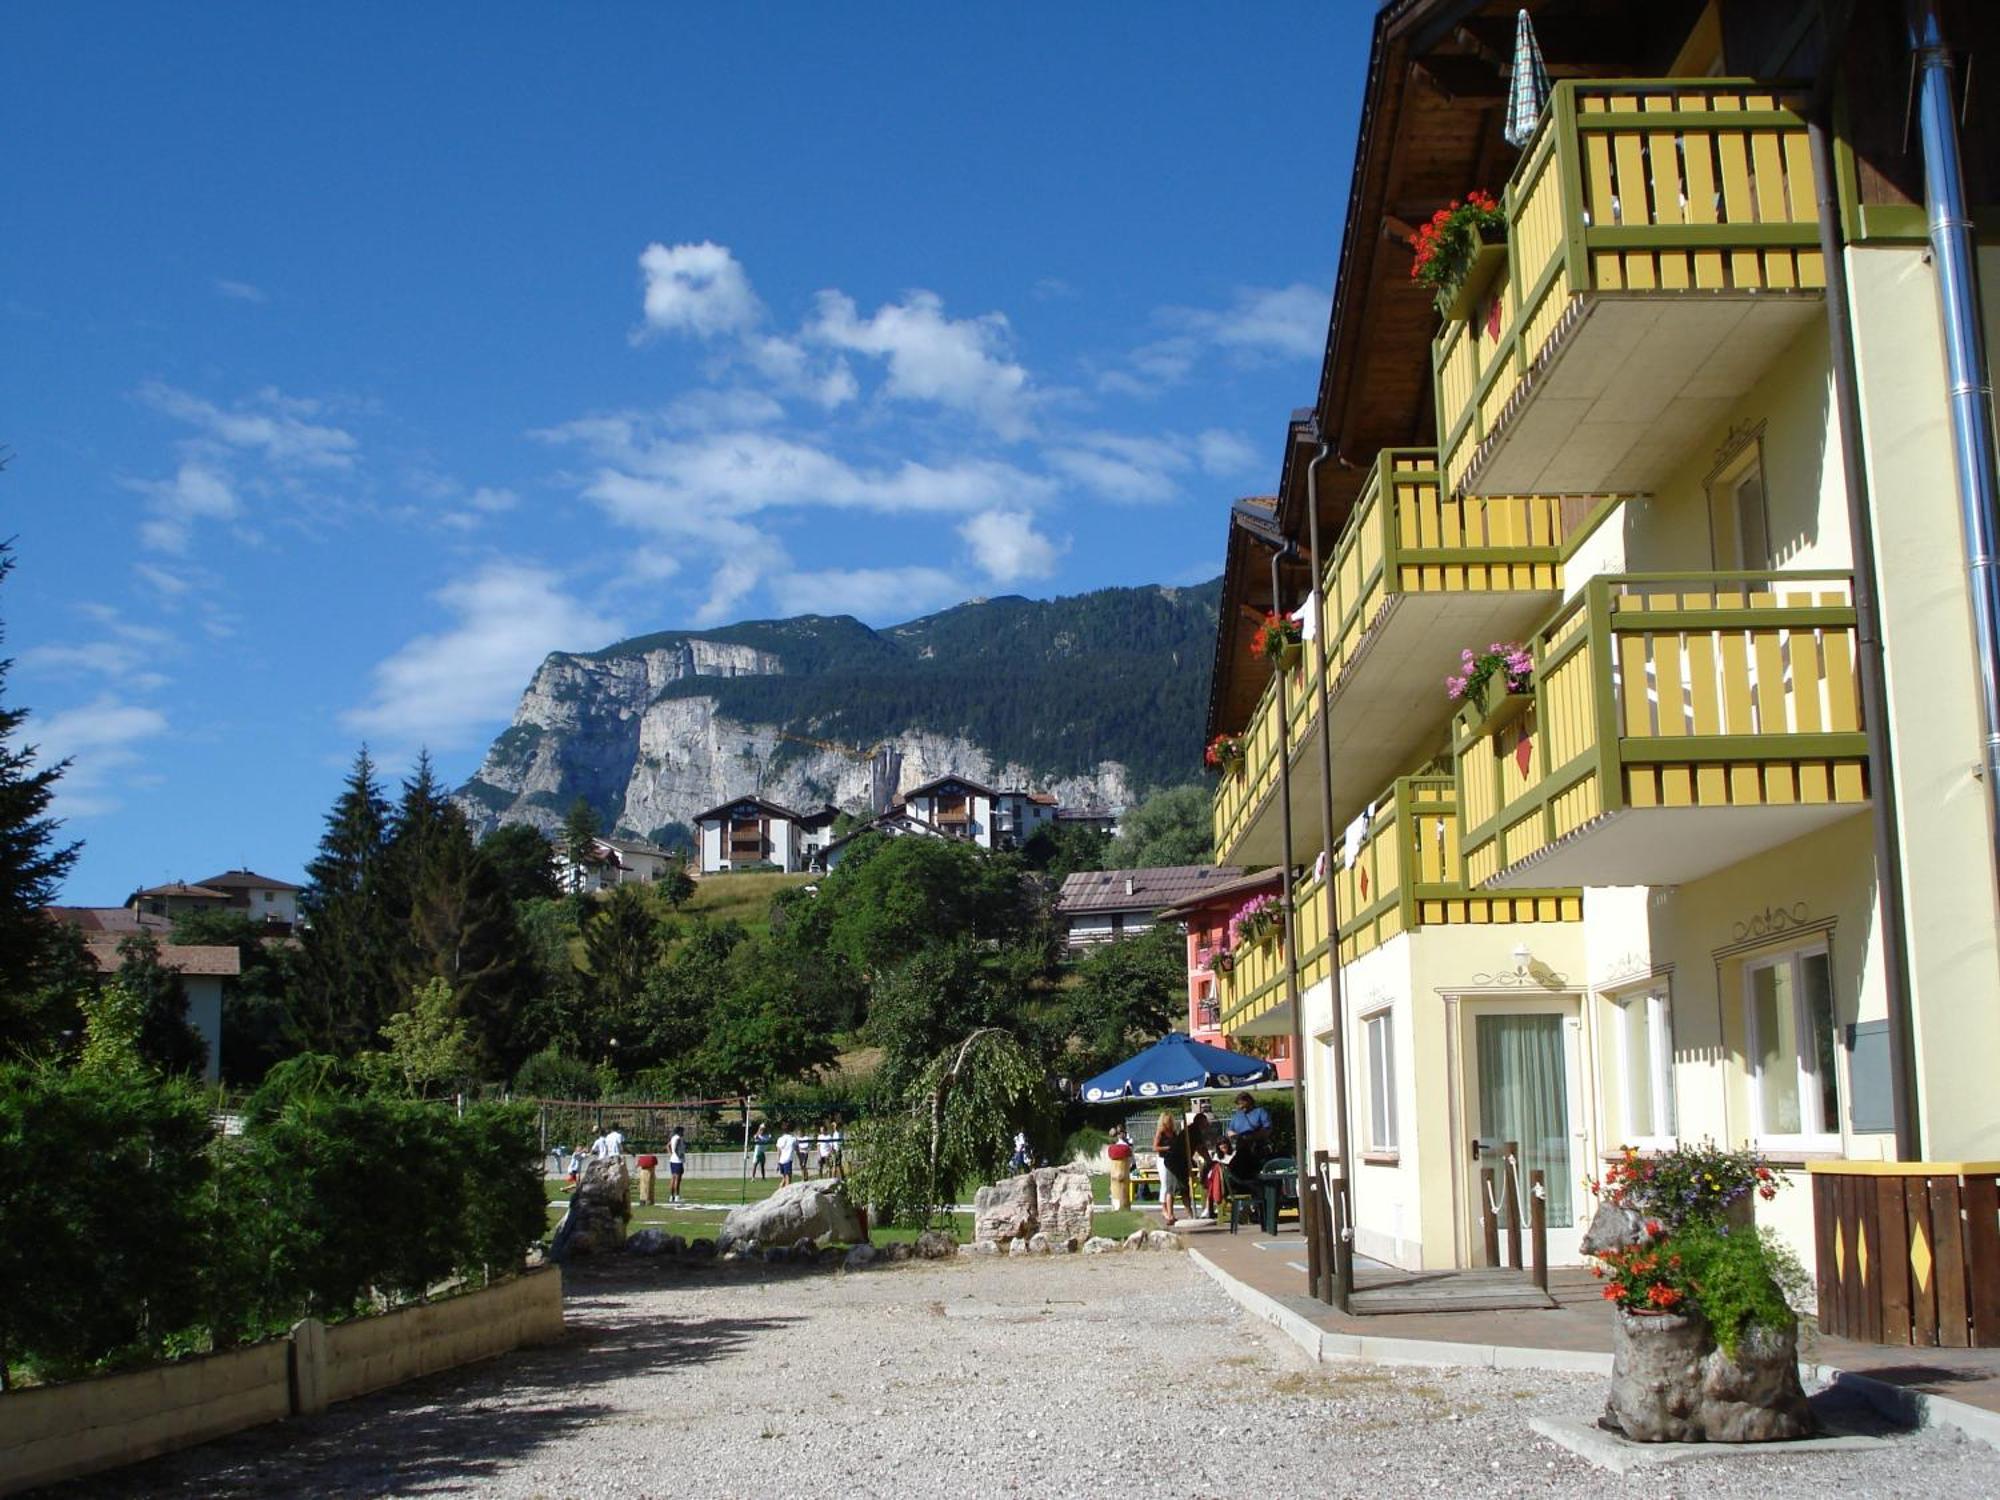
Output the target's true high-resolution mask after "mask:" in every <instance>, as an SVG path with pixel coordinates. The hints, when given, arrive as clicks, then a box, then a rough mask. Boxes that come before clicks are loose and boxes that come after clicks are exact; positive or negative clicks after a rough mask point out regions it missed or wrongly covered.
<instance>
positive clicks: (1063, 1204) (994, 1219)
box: [972, 1166, 1092, 1246]
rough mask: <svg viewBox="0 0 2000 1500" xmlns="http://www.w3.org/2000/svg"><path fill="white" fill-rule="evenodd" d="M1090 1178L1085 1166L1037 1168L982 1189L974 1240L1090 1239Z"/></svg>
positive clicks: (1076, 1241)
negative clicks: (1044, 1236) (1040, 1237)
mask: <svg viewBox="0 0 2000 1500" xmlns="http://www.w3.org/2000/svg"><path fill="white" fill-rule="evenodd" d="M1091 1212H1092V1199H1091V1190H1090V1174H1089V1173H1088V1172H1086V1171H1084V1170H1083V1169H1082V1168H1081V1167H1074V1166H1070V1167H1037V1168H1036V1169H1035V1170H1034V1171H1032V1172H1023V1173H1021V1174H1020V1176H1018V1177H1006V1178H1002V1179H1001V1180H1000V1181H999V1182H996V1183H994V1184H993V1185H992V1186H991V1187H983V1188H981V1189H980V1190H979V1191H978V1192H977V1193H976V1194H974V1195H973V1199H972V1235H973V1238H974V1239H980V1240H994V1241H997V1242H999V1243H1001V1244H1005V1243H1006V1242H1007V1241H1009V1240H1026V1239H1033V1238H1034V1237H1035V1236H1036V1235H1037V1234H1045V1235H1047V1236H1048V1237H1049V1239H1050V1240H1051V1241H1052V1242H1053V1243H1055V1244H1058V1245H1065V1246H1067V1245H1080V1244H1082V1243H1083V1242H1084V1241H1085V1240H1087V1239H1089V1238H1090V1233H1091Z"/></svg>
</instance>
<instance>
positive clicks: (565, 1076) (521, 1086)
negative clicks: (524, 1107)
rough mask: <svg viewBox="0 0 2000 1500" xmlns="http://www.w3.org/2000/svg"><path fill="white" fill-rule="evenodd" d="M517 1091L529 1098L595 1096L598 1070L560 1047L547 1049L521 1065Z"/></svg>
mask: <svg viewBox="0 0 2000 1500" xmlns="http://www.w3.org/2000/svg"><path fill="white" fill-rule="evenodd" d="M514 1092H515V1093H517V1094H525V1095H527V1096H528V1097H529V1098H530V1099H595V1098H596V1097H597V1070H596V1069H595V1068H593V1067H591V1066H590V1064H589V1063H586V1062H581V1061H579V1060H578V1059H576V1058H574V1057H566V1056H564V1055H563V1052H562V1050H561V1049H560V1048H558V1047H548V1048H544V1049H543V1050H542V1051H540V1052H537V1053H536V1054H535V1055H534V1056H533V1057H531V1058H529V1059H528V1060H527V1061H526V1062H524V1063H522V1064H521V1071H520V1072H518V1073H516V1074H515V1075H514Z"/></svg>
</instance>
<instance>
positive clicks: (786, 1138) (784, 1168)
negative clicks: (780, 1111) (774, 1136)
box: [778, 1126, 799, 1187]
mask: <svg viewBox="0 0 2000 1500" xmlns="http://www.w3.org/2000/svg"><path fill="white" fill-rule="evenodd" d="M798 1161H799V1138H798V1137H797V1136H795V1135H793V1134H792V1132H791V1128H790V1127H789V1126H786V1127H784V1128H781V1129H780V1130H779V1131H778V1181H779V1182H781V1183H783V1184H784V1185H785V1186H786V1187H790V1186H791V1185H792V1168H793V1167H795V1166H797V1165H798Z"/></svg>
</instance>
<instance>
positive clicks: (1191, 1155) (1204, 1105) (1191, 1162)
mask: <svg viewBox="0 0 2000 1500" xmlns="http://www.w3.org/2000/svg"><path fill="white" fill-rule="evenodd" d="M1218 1134H1219V1132H1218V1131H1217V1130H1216V1128H1215V1116H1213V1115H1211V1114H1210V1113H1209V1112H1208V1101H1207V1100H1206V1099H1202V1100H1198V1101H1196V1103H1195V1107H1194V1113H1193V1114H1191V1115H1189V1116H1188V1123H1187V1143H1188V1169H1189V1171H1190V1173H1191V1180H1192V1181H1193V1182H1199V1183H1200V1184H1201V1185H1202V1190H1201V1217H1202V1218H1204V1219H1212V1218H1214V1217H1215V1201H1216V1200H1215V1198H1214V1196H1213V1195H1212V1194H1210V1192H1209V1191H1208V1179H1209V1177H1210V1175H1211V1173H1210V1168H1211V1167H1213V1166H1214V1164H1215V1146H1216V1137H1217V1135H1218ZM1189 1212H1190V1213H1192V1212H1193V1210H1192V1209H1190V1210H1189Z"/></svg>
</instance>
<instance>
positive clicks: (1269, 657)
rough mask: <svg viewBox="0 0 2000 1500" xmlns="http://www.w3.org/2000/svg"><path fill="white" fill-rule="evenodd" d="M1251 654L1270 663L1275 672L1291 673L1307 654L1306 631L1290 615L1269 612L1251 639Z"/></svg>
mask: <svg viewBox="0 0 2000 1500" xmlns="http://www.w3.org/2000/svg"><path fill="white" fill-rule="evenodd" d="M1250 654H1251V655H1252V656H1258V657H1262V658H1263V659H1264V660H1265V661H1268V662H1269V663H1270V664H1271V670H1272V671H1274V672H1289V671H1291V670H1292V668H1294V667H1296V666H1297V665H1298V664H1299V658H1300V657H1302V656H1303V655H1304V654H1305V631H1304V630H1303V629H1301V628H1300V626H1299V622H1298V621H1297V620H1294V619H1293V618H1292V617H1291V616H1290V615H1281V614H1279V613H1277V612H1276V611H1275V610H1273V611H1270V612H1267V613H1266V614H1265V616H1264V623H1263V624H1262V625H1259V626H1258V627H1257V633H1256V635H1254V636H1252V637H1251V638H1250Z"/></svg>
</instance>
